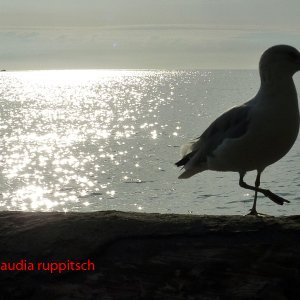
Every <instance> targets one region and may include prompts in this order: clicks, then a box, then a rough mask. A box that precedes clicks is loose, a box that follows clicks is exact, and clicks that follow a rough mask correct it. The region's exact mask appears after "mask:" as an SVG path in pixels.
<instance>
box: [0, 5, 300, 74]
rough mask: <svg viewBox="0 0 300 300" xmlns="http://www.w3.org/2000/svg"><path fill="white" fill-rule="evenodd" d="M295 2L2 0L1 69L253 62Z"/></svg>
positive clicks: (292, 30)
mask: <svg viewBox="0 0 300 300" xmlns="http://www.w3.org/2000/svg"><path fill="white" fill-rule="evenodd" d="M299 16H300V1H299V0H264V1H262V0H251V1H250V0H51V1H49V0H0V39H1V42H0V68H2V69H63V68H135V69H140V68H168V69H178V68H180V69H182V68H183V69H186V68H206V69H213V68H217V69H218V68H229V69H230V68H242V69H245V68H257V64H258V59H259V56H260V53H261V52H262V51H263V50H264V49H266V48H267V47H269V46H271V45H274V44H278V43H285V44H290V45H293V46H295V47H297V48H298V49H300V31H299V30H300V17H299Z"/></svg>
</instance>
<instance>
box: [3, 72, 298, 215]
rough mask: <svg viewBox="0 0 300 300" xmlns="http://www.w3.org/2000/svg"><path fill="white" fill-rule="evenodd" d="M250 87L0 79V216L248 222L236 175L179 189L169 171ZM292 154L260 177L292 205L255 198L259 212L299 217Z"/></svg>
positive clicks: (153, 76) (40, 76)
mask: <svg viewBox="0 0 300 300" xmlns="http://www.w3.org/2000/svg"><path fill="white" fill-rule="evenodd" d="M295 83H296V86H298V87H299V88H300V77H297V76H296V77H295ZM258 87H259V77H258V73H257V71H199V70H198V71H197V70H195V71H157V70H145V71H143V70H140V71H131V70H130V71H129V70H128V71H126V70H121V71H120V70H111V71H109V70H77V71H76V70H75V71H27V72H2V73H0V106H1V111H0V113H1V115H0V209H1V210H22V211H65V212H67V211H96V210H123V211H140V212H158V213H191V214H246V213H247V212H248V210H249V209H250V208H251V206H252V201H253V193H252V192H249V191H248V190H244V189H242V188H240V187H239V185H238V174H236V173H230V172H225V173H220V172H212V171H206V172H203V173H201V174H198V175H196V176H194V177H192V178H190V179H188V180H178V179H177V177H178V175H179V173H180V170H179V169H178V168H176V167H175V166H174V163H175V162H176V161H177V160H179V159H180V145H181V144H183V143H185V142H187V141H189V140H190V139H193V138H196V137H198V136H199V135H200V134H201V133H202V132H203V131H204V130H205V129H206V127H207V126H208V125H209V124H210V123H211V122H212V121H213V120H214V119H215V118H216V117H218V116H219V115H220V113H222V112H223V111H224V110H226V109H229V108H230V107H232V106H234V105H238V104H241V103H243V102H245V101H246V100H248V99H249V98H250V97H252V96H253V95H254V94H255V93H256V91H257V89H258ZM299 153H300V143H299V138H298V140H297V142H296V143H295V145H294V147H293V148H292V150H291V151H290V152H289V153H288V155H286V156H285V157H284V158H283V159H282V160H280V161H279V162H277V163H276V164H274V165H272V166H270V167H268V168H267V169H266V170H265V172H264V173H263V175H262V183H261V186H262V187H265V188H268V189H271V190H272V191H273V192H275V193H278V194H279V195H281V196H283V197H285V198H286V199H288V200H290V201H291V203H290V204H286V205H284V206H278V205H276V204H274V203H273V202H271V201H270V200H269V199H267V198H265V197H263V196H260V197H259V199H258V210H259V211H260V212H264V213H267V214H271V215H291V214H299V213H300V164H299ZM245 179H246V182H248V183H251V184H253V182H254V179H255V174H254V173H253V172H252V173H249V175H248V174H247V176H246V178H245Z"/></svg>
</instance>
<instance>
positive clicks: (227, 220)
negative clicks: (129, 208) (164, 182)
mask: <svg viewBox="0 0 300 300" xmlns="http://www.w3.org/2000/svg"><path fill="white" fill-rule="evenodd" d="M0 238H1V246H0V262H1V263H2V264H1V265H2V267H3V264H5V263H8V262H11V263H12V262H20V261H21V260H23V261H24V260H26V263H27V264H28V263H29V262H32V263H34V266H35V270H34V271H28V270H27V271H0V276H1V277H0V280H1V281H0V286H1V295H2V298H3V299H43V300H46V299H104V300H105V299H107V300H111V299H117V300H122V299H130V300H133V299H164V300H167V299H172V300H183V299H184V300H193V299H197V300H199V299H201V300H205V299H207V300H211V299H215V300H217V299H240V300H242V299H243V300H246V299H249V300H250V299H299V295H300V216H291V217H279V218H273V217H266V218H256V217H252V216H247V217H243V216H191V215H160V214H141V213H125V212H114V211H110V212H95V213H67V214H64V213H24V212H1V213H0ZM87 260H90V262H92V263H93V264H94V266H95V268H96V269H95V270H94V271H92V270H89V271H84V270H82V269H80V270H78V271H75V270H73V271H72V270H70V271H61V272H60V273H59V272H58V271H53V272H52V273H50V272H49V271H43V270H37V264H38V262H44V263H46V262H50V263H53V262H64V263H65V262H67V261H69V262H74V263H75V262H81V263H83V262H87Z"/></svg>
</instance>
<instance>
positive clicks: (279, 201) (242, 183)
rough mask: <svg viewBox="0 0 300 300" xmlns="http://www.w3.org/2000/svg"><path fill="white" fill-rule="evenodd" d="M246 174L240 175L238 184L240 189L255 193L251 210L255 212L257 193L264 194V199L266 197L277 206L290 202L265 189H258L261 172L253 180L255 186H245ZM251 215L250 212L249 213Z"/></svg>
mask: <svg viewBox="0 0 300 300" xmlns="http://www.w3.org/2000/svg"><path fill="white" fill-rule="evenodd" d="M245 174H246V173H240V181H239V184H240V186H241V187H242V188H244V189H248V190H252V191H255V197H254V203H253V207H252V209H251V211H252V210H254V209H255V211H256V200H257V192H259V193H262V194H264V195H265V196H266V197H268V198H269V199H270V200H272V201H273V202H275V203H277V204H279V205H283V203H284V202H287V203H289V202H290V201H288V200H286V199H284V198H282V197H280V196H277V195H276V194H274V193H272V192H271V191H269V190H266V189H262V188H260V187H259V185H260V174H261V172H258V173H257V177H256V180H255V186H252V185H249V184H247V183H246V182H245V181H244V176H245ZM250 213H251V212H250Z"/></svg>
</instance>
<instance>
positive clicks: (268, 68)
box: [259, 45, 300, 79]
mask: <svg viewBox="0 0 300 300" xmlns="http://www.w3.org/2000/svg"><path fill="white" fill-rule="evenodd" d="M259 71H260V75H261V77H262V79H264V78H265V79H271V78H272V79H275V78H283V77H291V76H293V75H294V74H295V73H296V72H297V71H300V53H299V51H298V50H297V49H296V48H294V47H292V46H288V45H276V46H273V47H271V48H269V49H267V50H266V51H265V52H264V53H263V54H262V56H261V58H260V62H259Z"/></svg>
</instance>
